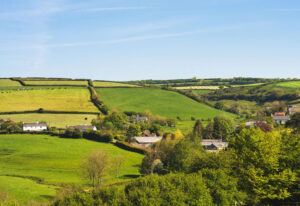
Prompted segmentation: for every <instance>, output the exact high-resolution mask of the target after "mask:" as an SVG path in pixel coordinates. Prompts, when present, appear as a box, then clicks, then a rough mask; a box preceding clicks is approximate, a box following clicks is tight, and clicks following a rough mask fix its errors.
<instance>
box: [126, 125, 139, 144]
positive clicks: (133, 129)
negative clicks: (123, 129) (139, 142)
mask: <svg viewBox="0 0 300 206" xmlns="http://www.w3.org/2000/svg"><path fill="white" fill-rule="evenodd" d="M140 130H141V129H140V127H139V126H138V125H136V124H130V125H129V128H128V130H127V133H126V137H127V142H132V141H133V139H132V138H133V137H135V136H138V135H139V134H140Z"/></svg>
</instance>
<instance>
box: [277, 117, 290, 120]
mask: <svg viewBox="0 0 300 206" xmlns="http://www.w3.org/2000/svg"><path fill="white" fill-rule="evenodd" d="M273 119H274V120H290V117H289V116H273Z"/></svg>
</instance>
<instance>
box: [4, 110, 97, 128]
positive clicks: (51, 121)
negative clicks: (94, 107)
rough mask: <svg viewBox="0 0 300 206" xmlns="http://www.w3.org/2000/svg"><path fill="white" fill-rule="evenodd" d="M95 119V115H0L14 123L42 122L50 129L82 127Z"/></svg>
mask: <svg viewBox="0 0 300 206" xmlns="http://www.w3.org/2000/svg"><path fill="white" fill-rule="evenodd" d="M95 118H97V115H93V114H46V113H43V114H38V113H32V114H9V115H0V119H4V120H7V119H10V120H13V121H15V122H27V123H30V122H37V121H38V122H41V121H44V122H46V123H47V124H48V126H50V127H57V128H66V125H83V124H87V125H89V124H91V121H92V120H93V119H95Z"/></svg>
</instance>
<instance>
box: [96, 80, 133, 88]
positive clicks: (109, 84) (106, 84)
mask: <svg viewBox="0 0 300 206" xmlns="http://www.w3.org/2000/svg"><path fill="white" fill-rule="evenodd" d="M93 84H94V87H139V86H137V85H132V84H123V83H119V82H104V81H103V82H98V81H95V82H93Z"/></svg>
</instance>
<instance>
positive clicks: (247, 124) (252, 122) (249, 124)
mask: <svg viewBox="0 0 300 206" xmlns="http://www.w3.org/2000/svg"><path fill="white" fill-rule="evenodd" d="M259 123H267V122H266V121H250V122H246V126H247V127H250V126H255V125H256V124H259Z"/></svg>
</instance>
